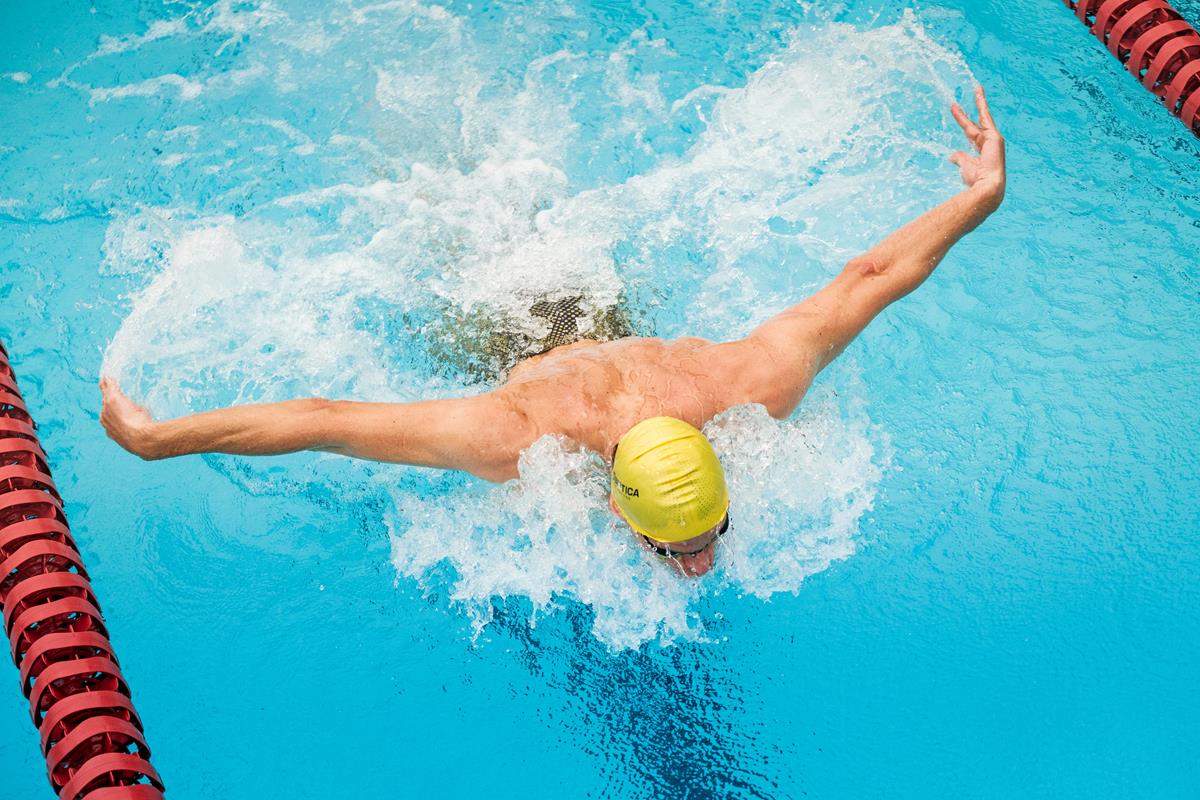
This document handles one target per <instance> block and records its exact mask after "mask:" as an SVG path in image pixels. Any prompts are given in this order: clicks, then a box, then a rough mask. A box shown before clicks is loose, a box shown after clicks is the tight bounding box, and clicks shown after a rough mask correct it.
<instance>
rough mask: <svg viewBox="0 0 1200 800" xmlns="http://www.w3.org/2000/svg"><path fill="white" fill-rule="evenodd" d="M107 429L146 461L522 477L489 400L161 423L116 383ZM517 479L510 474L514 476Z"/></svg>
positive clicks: (239, 411) (251, 409) (303, 407)
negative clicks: (221, 457)
mask: <svg viewBox="0 0 1200 800" xmlns="http://www.w3.org/2000/svg"><path fill="white" fill-rule="evenodd" d="M100 389H101V392H102V394H103V398H104V403H103V406H102V408H101V412H100V422H101V424H102V425H103V426H104V429H105V431H106V432H107V433H108V435H109V437H110V438H112V439H113V441H115V442H116V443H117V444H119V445H121V446H122V447H123V448H125V449H126V450H128V451H129V452H131V453H133V454H135V455H137V456H139V457H141V458H143V459H146V460H157V459H163V458H174V457H176V456H183V455H193V454H197V453H228V454H232V455H249V456H264V455H280V454H283V453H294V452H298V451H301V450H320V451H325V452H331V453H338V454H340V455H346V456H351V457H353V458H362V459H368V460H371V461H385V462H390V463H397V464H409V465H412V466H422V467H435V468H440V469H459V470H463V471H465V472H470V473H472V474H475V475H478V476H479V477H481V478H485V479H488V480H494V481H502V480H507V479H508V478H510V477H515V472H516V470H515V467H512V468H510V467H509V465H508V463H507V462H506V460H505V455H506V452H507V451H505V449H504V447H503V445H504V444H505V443H504V442H502V441H501V440H500V439H499V438H497V437H495V436H494V435H492V432H493V431H495V430H496V429H497V428H498V427H501V426H497V425H496V424H495V414H496V413H500V412H502V409H499V408H493V405H494V404H495V401H494V400H493V399H492V398H491V396H489V395H480V396H478V397H469V398H458V399H448V400H426V401H420V402H416V403H359V402H353V401H334V400H324V399H319V398H310V399H304V400H286V401H284V402H281V403H263V404H254V405H242V406H232V407H229V408H220V409H216V410H213V411H203V412H201V413H198V414H191V415H188V416H184V417H179V418H177V419H171V420H162V421H157V420H155V419H153V418H152V417H151V415H150V413H149V412H148V411H147V410H146V409H145V408H143V407H141V406H139V405H137V404H136V403H134V402H133V401H132V400H130V399H129V398H128V397H127V396H126V395H125V394H124V393H123V392H122V391H121V389H120V388H119V387H118V386H117V384H116V382H114V381H113V380H111V379H108V378H105V379H103V380H101V382H100ZM510 472H511V473H512V474H509V473H510Z"/></svg>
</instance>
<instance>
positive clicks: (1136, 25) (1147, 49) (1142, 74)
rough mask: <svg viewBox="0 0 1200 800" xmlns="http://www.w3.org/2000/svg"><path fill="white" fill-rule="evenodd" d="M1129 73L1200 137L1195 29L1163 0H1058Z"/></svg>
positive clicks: (1199, 40) (1199, 39)
mask: <svg viewBox="0 0 1200 800" xmlns="http://www.w3.org/2000/svg"><path fill="white" fill-rule="evenodd" d="M1063 4H1064V5H1066V6H1067V8H1069V9H1071V10H1072V11H1074V12H1075V16H1076V17H1077V18H1078V19H1079V21H1080V22H1082V23H1083V24H1084V25H1087V26H1088V30H1090V31H1091V32H1092V35H1094V36H1095V37H1096V38H1097V39H1099V40H1100V43H1101V44H1103V45H1104V46H1105V47H1106V48H1108V51H1109V52H1110V53H1112V54H1113V55H1114V56H1116V57H1117V59H1119V60H1120V62H1121V63H1122V64H1124V65H1125V69H1127V70H1129V74H1131V75H1133V77H1134V78H1136V79H1137V80H1138V81H1139V82H1140V83H1141V84H1142V86H1145V87H1146V88H1147V89H1148V90H1150V91H1151V92H1152V93H1153V94H1154V95H1155V96H1156V97H1158V99H1159V100H1161V101H1162V102H1163V105H1165V106H1166V107H1167V110H1168V111H1170V112H1171V113H1172V114H1174V115H1175V116H1176V117H1178V118H1179V119H1180V121H1182V122H1183V124H1184V125H1186V126H1187V128H1188V130H1190V131H1191V132H1192V133H1194V134H1196V135H1197V136H1200V33H1197V32H1196V29H1195V28H1193V27H1192V26H1191V25H1190V24H1189V23H1188V21H1187V20H1185V19H1184V18H1183V15H1182V14H1180V13H1179V12H1178V11H1176V10H1175V9H1174V8H1172V7H1171V5H1170V4H1169V3H1167V2H1165V0H1063Z"/></svg>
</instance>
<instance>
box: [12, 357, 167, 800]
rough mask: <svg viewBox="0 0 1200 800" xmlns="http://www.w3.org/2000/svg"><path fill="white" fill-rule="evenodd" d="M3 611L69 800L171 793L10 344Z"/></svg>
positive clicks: (53, 769)
mask: <svg viewBox="0 0 1200 800" xmlns="http://www.w3.org/2000/svg"><path fill="white" fill-rule="evenodd" d="M0 608H2V609H3V619H4V633H5V636H6V637H7V638H8V641H9V653H10V655H11V656H12V660H13V664H14V665H15V666H16V667H17V670H18V672H19V674H20V681H21V692H22V693H23V694H24V695H25V697H26V698H27V699H28V700H29V713H30V717H31V719H32V720H33V724H34V726H35V727H36V728H37V729H38V733H39V734H40V738H41V748H42V755H43V756H44V757H45V759H46V774H47V777H49V779H50V785H51V787H52V788H53V789H54V792H55V793H56V794H57V795H58V797H59V800H161V799H162V797H163V791H164V789H163V784H162V779H161V778H160V777H159V775H158V773H157V772H156V771H155V770H154V767H153V766H151V765H150V748H149V747H148V746H147V744H146V738H145V734H144V732H143V728H142V721H141V718H140V717H139V716H138V714H137V711H136V710H134V707H133V701H132V695H131V693H130V690H129V684H128V683H126V681H125V677H124V676H123V675H122V674H121V668H120V666H119V665H118V662H117V656H116V651H115V650H114V649H113V646H112V643H111V642H110V641H109V639H108V629H107V628H106V627H105V623H104V617H103V616H102V615H101V613H100V603H99V601H98V600H97V599H96V594H95V592H94V591H93V590H92V585H91V581H90V580H89V579H88V572H87V569H86V567H84V564H83V557H82V556H81V555H80V553H79V548H78V546H76V544H75V540H74V539H73V538H72V536H71V531H70V528H69V527H68V525H67V517H66V514H65V513H64V511H63V501H62V497H61V496H60V495H59V493H58V488H57V487H56V486H55V485H54V479H53V478H52V477H51V476H50V467H49V463H48V459H47V458H46V452H45V450H43V449H42V446H41V443H40V442H39V441H38V435H37V425H36V424H35V423H34V421H33V418H32V417H31V416H30V414H29V409H28V408H27V407H26V405H25V400H24V398H23V397H22V396H21V392H20V390H19V389H18V387H17V378H16V374H15V373H14V372H13V369H12V366H11V365H10V364H9V359H8V351H7V350H6V349H5V347H4V343H3V342H0Z"/></svg>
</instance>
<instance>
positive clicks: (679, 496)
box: [612, 417, 729, 555]
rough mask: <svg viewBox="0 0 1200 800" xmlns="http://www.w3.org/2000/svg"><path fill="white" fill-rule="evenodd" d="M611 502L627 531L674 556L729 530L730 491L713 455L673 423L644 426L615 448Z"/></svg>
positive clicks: (661, 420)
mask: <svg viewBox="0 0 1200 800" xmlns="http://www.w3.org/2000/svg"><path fill="white" fill-rule="evenodd" d="M612 498H613V504H614V505H615V506H616V508H617V510H618V511H619V512H620V514H621V516H622V517H624V518H625V521H626V522H628V523H629V527H631V528H633V530H634V531H635V532H637V533H639V534H641V535H642V536H645V537H646V538H647V539H649V540H651V541H650V543H651V545H665V548H664V549H666V550H669V551H671V552H674V553H680V554H684V555H686V554H688V553H690V552H691V548H687V547H683V546H682V545H684V544H688V543H692V541H693V540H697V539H705V540H708V539H709V538H710V537H711V538H715V537H716V536H717V535H719V533H724V530H722V525H723V524H727V514H728V512H729V490H728V489H727V488H726V486H725V471H724V470H723V469H722V468H721V462H720V461H719V460H718V459H717V454H716V451H714V450H713V448H712V445H711V444H709V442H708V439H706V438H704V434H702V433H701V432H700V431H698V430H696V429H695V428H693V427H692V426H691V425H689V424H687V423H686V422H684V421H683V420H679V419H675V418H673V417H652V418H650V419H647V420H643V421H642V422H639V423H638V424H637V425H634V426H633V427H632V428H630V429H629V431H628V432H626V434H625V435H624V436H622V437H621V439H620V441H619V442H617V451H616V454H615V456H614V457H613V469H612ZM718 532H719V533H718ZM672 544H674V545H676V546H677V547H678V549H677V548H676V547H671V545H672ZM655 549H659V548H658V547H656V548H655Z"/></svg>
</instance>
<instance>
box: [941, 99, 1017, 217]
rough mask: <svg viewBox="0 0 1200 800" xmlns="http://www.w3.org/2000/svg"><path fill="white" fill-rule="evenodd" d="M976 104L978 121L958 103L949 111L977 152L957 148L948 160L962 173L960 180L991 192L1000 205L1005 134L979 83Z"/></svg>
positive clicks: (970, 185)
mask: <svg viewBox="0 0 1200 800" xmlns="http://www.w3.org/2000/svg"><path fill="white" fill-rule="evenodd" d="M975 105H976V106H978V107H979V122H978V123H976V122H974V121H973V120H972V119H971V118H970V117H968V116H967V113H966V112H965V111H963V110H962V106H960V105H959V104H958V103H954V104H953V105H951V106H950V113H951V114H953V115H954V121H955V122H957V123H958V126H959V127H960V128H962V129H963V133H965V134H966V135H967V138H968V139H970V140H971V144H972V145H974V147H975V151H976V152H977V153H978V154H979V155H974V156H973V155H970V154H969V153H966V152H963V151H962V150H959V151H957V152H955V153H952V154H951V155H950V160H951V161H952V162H953V163H954V164H955V165H956V166H957V167H958V171H959V172H960V173H961V174H962V179H963V183H965V184H966V185H967V186H969V187H971V188H972V189H979V190H981V191H986V192H988V193H989V194H991V195H993V196H994V201H995V203H996V205H997V206H999V205H1000V201H1001V200H1002V199H1003V198H1004V181H1005V174H1004V137H1003V136H1001V135H1000V131H998V130H996V122H995V120H993V119H992V114H991V112H990V111H988V104H987V98H986V97H984V94H983V87H982V86H976V87H975Z"/></svg>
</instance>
